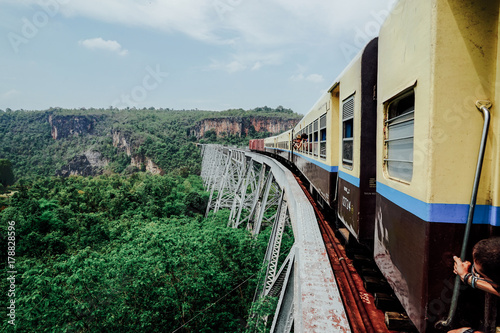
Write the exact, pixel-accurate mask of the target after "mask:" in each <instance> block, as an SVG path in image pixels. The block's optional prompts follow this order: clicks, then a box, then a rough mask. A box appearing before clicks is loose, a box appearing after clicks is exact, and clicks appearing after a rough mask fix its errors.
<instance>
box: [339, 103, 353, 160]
mask: <svg viewBox="0 0 500 333" xmlns="http://www.w3.org/2000/svg"><path fill="white" fill-rule="evenodd" d="M353 144H354V95H353V96H351V97H349V98H347V99H346V100H345V101H344V103H343V104H342V163H343V165H344V167H347V168H349V169H351V168H352V161H353Z"/></svg>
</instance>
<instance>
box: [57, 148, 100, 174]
mask: <svg viewBox="0 0 500 333" xmlns="http://www.w3.org/2000/svg"><path fill="white" fill-rule="evenodd" d="M108 163H109V162H108V160H106V159H104V158H103V157H102V155H101V153H99V152H97V151H86V152H85V153H83V154H82V155H77V156H75V157H74V158H73V159H72V160H71V161H69V163H68V164H67V165H65V166H63V167H62V168H61V169H60V170H58V171H57V172H56V176H62V177H69V176H95V175H100V174H102V172H103V169H104V167H105V166H106V165H108Z"/></svg>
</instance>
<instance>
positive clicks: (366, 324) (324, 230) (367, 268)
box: [295, 175, 416, 333]
mask: <svg viewBox="0 0 500 333" xmlns="http://www.w3.org/2000/svg"><path fill="white" fill-rule="evenodd" d="M295 178H296V180H297V183H298V184H299V185H300V187H301V188H302V190H303V191H304V193H305V194H306V196H307V198H308V199H309V201H310V203H311V205H312V207H313V208H314V211H315V213H316V216H317V219H318V224H319V227H320V230H321V234H322V237H323V240H324V242H325V247H326V251H327V253H328V258H329V260H330V264H331V266H332V270H333V272H334V275H335V279H336V281H337V285H338V287H339V290H340V292H341V295H342V299H343V301H344V306H345V309H346V313H347V316H348V319H349V322H350V324H351V330H352V332H355V333H358V332H359V333H365V332H367V333H372V332H377V333H379V332H416V329H415V327H414V326H413V324H412V323H411V321H410V320H409V319H408V316H407V315H406V314H405V313H404V310H403V307H402V306H401V305H400V304H399V302H398V301H397V299H396V298H395V297H394V296H392V295H390V292H391V291H390V288H389V286H388V284H387V282H386V281H385V280H384V279H383V278H382V275H381V274H380V272H378V269H377V268H376V265H375V262H374V261H373V259H372V258H370V257H369V256H366V255H363V249H362V248H360V247H355V246H353V247H352V248H351V249H346V246H344V244H345V242H344V244H343V242H341V239H342V237H337V234H338V232H339V231H338V230H337V231H336V230H334V229H333V228H332V226H331V225H332V223H330V221H329V219H328V218H327V217H326V216H325V215H324V214H323V212H322V210H321V209H320V207H319V206H318V204H317V203H316V201H315V200H314V198H313V197H312V195H311V194H310V193H309V191H308V190H307V188H306V186H305V185H304V182H303V181H302V180H301V178H300V177H299V176H297V175H295ZM358 271H361V272H362V274H363V273H364V275H362V274H360V272H358ZM367 289H372V290H373V291H375V292H374V293H370V292H368V291H367ZM388 293H389V294H388ZM377 305H379V307H380V309H379V308H378V307H377ZM389 310H396V311H397V312H394V311H389Z"/></svg>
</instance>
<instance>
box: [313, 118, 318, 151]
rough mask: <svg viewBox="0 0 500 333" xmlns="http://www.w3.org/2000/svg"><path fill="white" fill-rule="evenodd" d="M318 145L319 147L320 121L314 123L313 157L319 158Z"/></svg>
mask: <svg viewBox="0 0 500 333" xmlns="http://www.w3.org/2000/svg"><path fill="white" fill-rule="evenodd" d="M318 145H319V132H318V119H316V120H315V121H314V123H313V155H314V156H316V157H317V156H318Z"/></svg>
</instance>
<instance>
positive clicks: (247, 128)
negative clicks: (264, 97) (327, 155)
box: [190, 117, 299, 139]
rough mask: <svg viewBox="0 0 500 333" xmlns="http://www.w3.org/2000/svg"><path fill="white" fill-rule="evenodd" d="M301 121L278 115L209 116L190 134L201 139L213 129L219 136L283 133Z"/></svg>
mask: <svg viewBox="0 0 500 333" xmlns="http://www.w3.org/2000/svg"><path fill="white" fill-rule="evenodd" d="M298 122H299V119H283V118H276V117H226V118H208V119H203V120H201V121H199V122H198V123H196V124H195V125H194V126H193V127H192V128H191V131H190V134H191V135H193V136H196V138H197V139H200V138H202V137H204V136H205V133H206V132H207V131H210V130H213V131H215V133H216V134H217V136H218V137H220V136H223V135H236V136H240V137H241V136H247V135H248V133H249V132H251V131H255V132H269V133H271V134H277V133H281V132H283V131H286V130H288V129H290V128H292V127H294V126H295V125H296V124H297V123H298Z"/></svg>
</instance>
